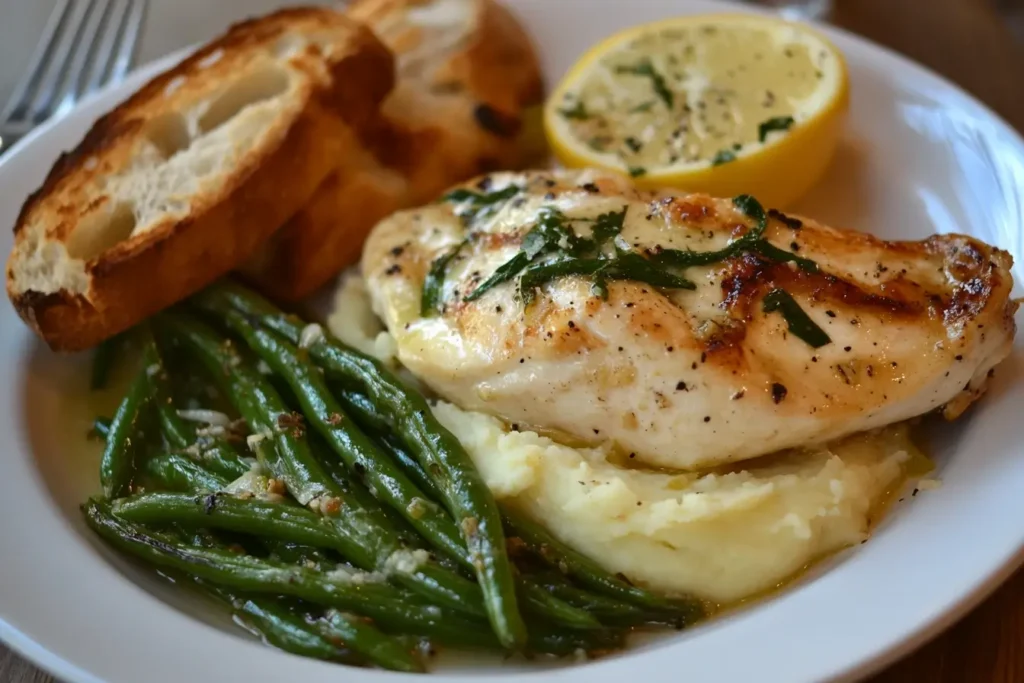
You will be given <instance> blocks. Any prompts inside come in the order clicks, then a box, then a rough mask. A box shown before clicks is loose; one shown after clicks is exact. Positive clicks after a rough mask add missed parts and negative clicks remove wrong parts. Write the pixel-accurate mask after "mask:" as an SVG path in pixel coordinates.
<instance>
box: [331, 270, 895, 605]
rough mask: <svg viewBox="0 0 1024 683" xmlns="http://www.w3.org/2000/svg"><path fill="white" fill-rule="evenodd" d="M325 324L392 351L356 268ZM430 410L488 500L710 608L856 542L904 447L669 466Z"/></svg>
mask: <svg viewBox="0 0 1024 683" xmlns="http://www.w3.org/2000/svg"><path fill="white" fill-rule="evenodd" d="M328 326H329V327H330V328H331V330H332V332H334V333H335V334H336V335H338V336H339V337H340V338H342V339H343V340H344V341H346V342H348V343H350V344H352V345H354V346H356V347H357V348H361V349H363V350H365V351H367V352H369V353H374V354H375V355H378V356H383V357H385V358H386V359H388V360H391V359H392V357H393V355H392V354H393V348H394V347H393V345H392V344H390V343H389V342H388V341H387V340H386V339H384V338H382V336H381V335H382V334H384V335H386V333H382V331H381V328H380V324H379V322H377V321H375V320H373V318H372V315H371V314H370V309H369V302H368V300H367V298H366V296H365V290H364V289H362V283H361V280H360V279H359V278H358V277H355V276H352V275H349V276H347V277H345V278H344V280H343V285H342V287H341V288H340V289H339V292H338V294H337V296H336V297H335V310H334V311H333V312H332V314H331V316H330V317H329V318H328ZM434 413H435V415H436V416H437V417H438V419H439V420H440V421H441V422H442V424H444V425H445V427H447V428H448V429H450V430H451V431H452V433H454V434H455V436H456V437H458V439H459V440H460V441H461V442H462V444H463V445H464V446H465V447H466V449H467V450H468V451H469V454H470V455H471V456H472V458H473V460H474V462H475V463H476V465H477V467H479V469H480V471H481V472H482V473H483V476H484V478H485V480H486V481H487V484H488V486H489V487H490V488H491V490H492V491H494V494H495V495H496V496H497V497H498V498H499V499H500V500H503V501H506V502H510V503H514V504H515V505H517V506H518V507H519V508H521V509H522V510H524V511H525V512H527V513H529V514H530V515H532V516H533V517H534V518H535V519H537V520H540V521H542V522H543V523H544V524H545V525H546V526H547V527H548V528H549V529H550V530H551V531H552V533H554V534H555V535H556V536H557V537H558V538H560V539H562V540H563V541H564V542H566V543H568V544H569V545H571V546H573V547H574V548H576V549H577V550H579V551H580V552H582V553H584V554H586V555H588V556H590V557H591V558H593V559H594V560H595V561H597V562H599V563H600V564H602V565H603V566H604V567H605V568H606V569H608V570H609V571H612V572H622V573H623V574H625V575H626V576H627V577H629V578H630V579H631V580H632V581H635V582H637V583H639V584H642V585H646V586H649V587H651V588H655V589H659V590H664V591H671V592H681V593H689V594H693V595H695V596H697V597H700V598H703V599H705V600H710V601H713V602H716V603H721V604H726V603H731V602H735V601H738V600H741V599H743V598H746V597H750V596H752V595H756V594H758V593H761V592H763V591H766V590H770V589H772V588H775V587H777V586H778V585H779V584H780V583H782V582H784V581H786V580H787V579H789V578H790V577H792V576H794V575H795V574H796V573H798V572H799V571H800V570H802V569H803V568H805V567H806V566H807V565H808V564H810V563H811V562H813V561H814V560H816V559H818V558H820V557H822V556H823V555H826V554H828V553H831V552H835V551H837V550H840V549H842V548H844V547H847V546H850V545H853V544H855V543H858V542H860V541H863V540H864V539H865V538H867V536H868V532H869V530H870V528H871V525H872V522H873V517H874V516H875V515H877V514H878V513H880V511H881V507H882V505H883V503H885V502H886V501H887V500H888V499H889V497H890V496H891V495H892V492H893V491H894V490H895V489H897V488H898V487H900V486H901V485H902V483H903V481H904V480H905V476H906V468H907V464H908V463H909V461H910V460H911V455H912V453H913V452H914V446H913V444H912V443H911V441H910V438H909V433H908V432H909V429H908V427H907V426H906V425H905V424H900V425H893V426H890V427H886V428H884V429H880V430H876V431H875V432H871V433H867V434H860V435H857V436H854V437H850V438H847V439H844V440H843V441H840V442H837V443H833V444H829V445H828V446H827V447H819V448H814V449H804V450H799V451H789V452H785V453H781V454H778V455H773V456H768V457H765V458H758V459H756V460H750V461H746V462H743V463H738V464H737V465H735V466H733V467H731V468H729V469H716V470H706V471H701V472H685V473H669V472H663V471H652V470H643V469H637V468H632V467H630V466H629V462H630V461H629V458H628V456H623V455H622V454H619V453H617V452H615V451H614V450H613V449H612V448H610V447H599V448H573V447H570V446H567V445H563V444H560V443H557V442H556V441H554V440H552V439H551V438H549V437H547V436H542V435H540V434H537V433H534V432H519V431H513V430H511V429H509V428H508V427H507V426H506V425H505V424H504V423H502V422H501V421H500V420H498V419H496V418H494V417H491V416H489V415H485V414H482V413H477V412H470V411H465V410H462V409H460V408H458V407H457V406H455V405H452V404H449V403H444V402H439V403H438V404H437V405H436V406H435V408H434Z"/></svg>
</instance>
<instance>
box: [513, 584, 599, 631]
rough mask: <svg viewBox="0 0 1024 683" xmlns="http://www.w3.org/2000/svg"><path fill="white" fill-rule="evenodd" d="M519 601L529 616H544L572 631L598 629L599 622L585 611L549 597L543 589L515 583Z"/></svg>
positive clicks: (554, 597) (551, 596)
mask: <svg viewBox="0 0 1024 683" xmlns="http://www.w3.org/2000/svg"><path fill="white" fill-rule="evenodd" d="M516 585H517V586H518V588H519V599H520V600H521V601H522V604H523V607H524V608H525V609H526V611H528V612H529V613H530V614H534V615H538V616H544V617H546V618H548V619H550V620H552V621H553V622H554V623H556V624H559V625H562V626H567V627H569V628H574V629H583V630H589V629H599V628H601V627H602V626H601V622H600V621H598V620H597V619H596V618H595V617H594V616H593V615H591V614H589V613H587V612H586V611H584V610H582V609H579V608H577V607H574V606H572V605H570V604H569V603H567V602H564V601H563V600H561V599H559V598H557V597H556V596H553V595H551V594H550V593H548V592H547V591H545V590H544V589H543V588H541V587H539V586H536V585H533V584H531V583H528V582H524V581H517V582H516Z"/></svg>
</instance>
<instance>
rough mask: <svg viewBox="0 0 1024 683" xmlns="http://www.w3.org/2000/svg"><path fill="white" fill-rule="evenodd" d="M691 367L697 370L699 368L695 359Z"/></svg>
mask: <svg viewBox="0 0 1024 683" xmlns="http://www.w3.org/2000/svg"><path fill="white" fill-rule="evenodd" d="M690 369H691V370H696V369H697V361H693V365H691V366H690Z"/></svg>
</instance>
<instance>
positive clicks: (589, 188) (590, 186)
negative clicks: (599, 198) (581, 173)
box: [580, 183, 601, 193]
mask: <svg viewBox="0 0 1024 683" xmlns="http://www.w3.org/2000/svg"><path fill="white" fill-rule="evenodd" d="M580 187H581V188H583V189H584V190H586V191H587V192H591V193H597V192H600V191H601V188H599V187H598V186H597V183H587V184H585V185H580Z"/></svg>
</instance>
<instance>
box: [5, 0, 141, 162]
mask: <svg viewBox="0 0 1024 683" xmlns="http://www.w3.org/2000/svg"><path fill="white" fill-rule="evenodd" d="M145 13H146V1H145V0H57V6H56V7H54V9H53V12H52V13H51V14H50V18H49V19H48V20H47V22H46V27H45V28H44V29H43V35H42V37H41V38H40V39H39V43H38V44H37V45H36V48H35V51H34V52H33V53H32V59H31V62H30V66H29V69H28V70H27V71H26V72H25V73H24V74H23V75H22V77H21V80H20V81H18V84H17V85H16V86H15V88H14V91H13V92H12V93H11V98H10V99H9V100H8V101H7V104H6V105H5V106H4V108H3V110H2V113H0V154H2V153H3V152H5V151H7V150H8V149H9V148H10V146H11V145H13V144H14V143H15V142H17V141H18V140H19V139H20V138H21V137H22V136H24V135H25V134H26V133H28V132H29V131H30V130H32V129H33V128H35V127H36V126H38V125H39V124H40V123H42V122H43V121H46V120H47V119H48V118H50V117H51V116H60V115H63V114H66V113H67V112H68V111H69V110H70V109H71V108H72V107H73V106H74V105H75V103H76V102H77V101H78V100H80V99H81V98H82V97H83V96H84V95H87V94H89V93H91V92H93V91H94V90H97V89H99V88H100V87H102V86H104V85H107V84H108V83H116V82H117V81H120V80H121V79H122V78H124V75H125V74H126V73H128V69H129V68H130V67H131V64H132V59H133V57H134V55H135V46H136V44H138V41H139V33H140V32H141V27H142V21H143V19H144V18H145Z"/></svg>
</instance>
